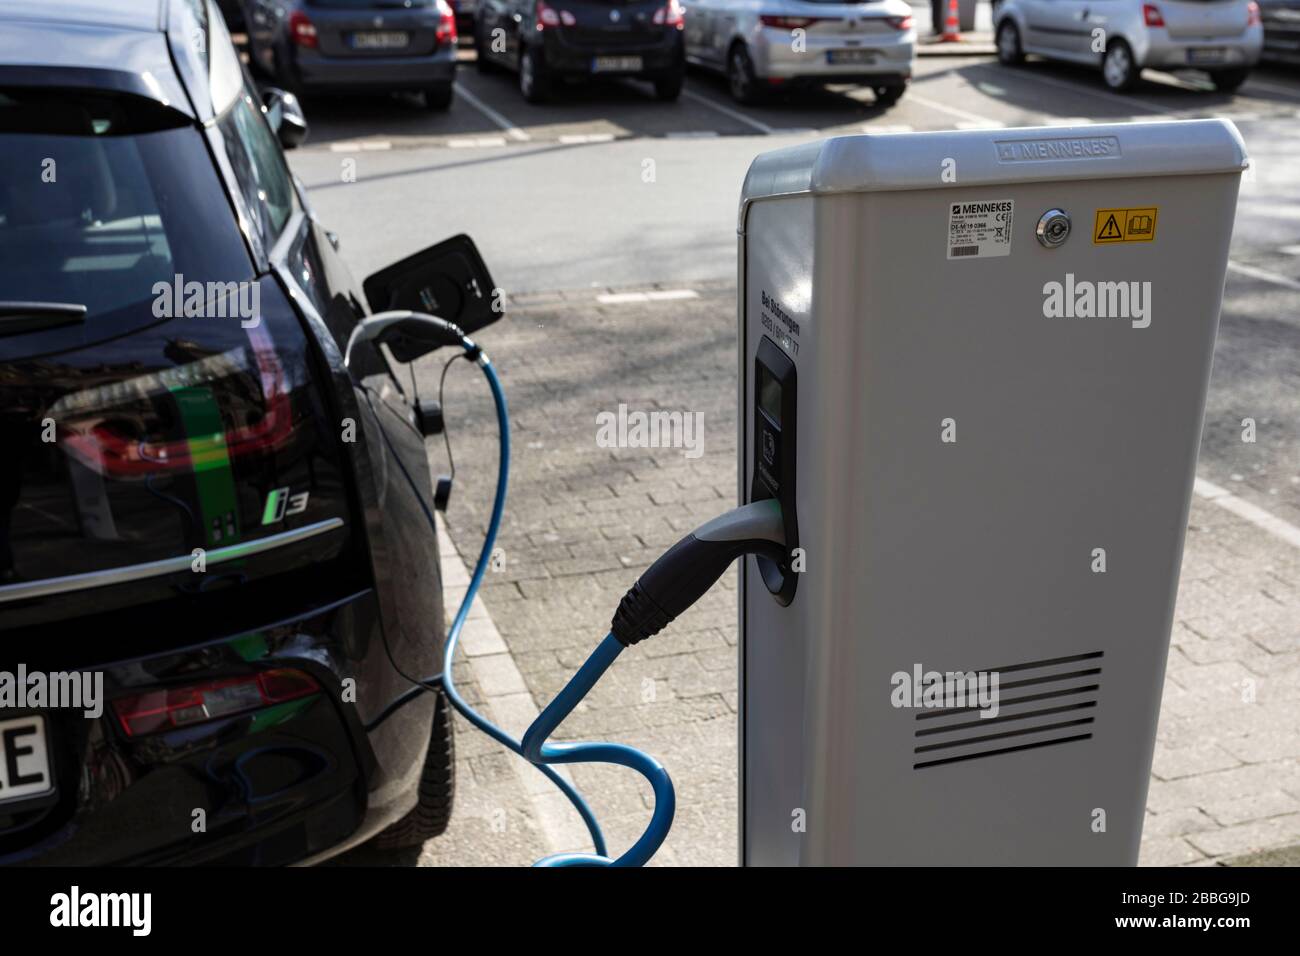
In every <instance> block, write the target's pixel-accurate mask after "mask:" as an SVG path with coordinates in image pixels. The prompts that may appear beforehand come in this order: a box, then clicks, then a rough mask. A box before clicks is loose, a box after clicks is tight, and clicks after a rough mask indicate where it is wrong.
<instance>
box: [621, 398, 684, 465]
mask: <svg viewBox="0 0 1300 956" xmlns="http://www.w3.org/2000/svg"><path fill="white" fill-rule="evenodd" d="M596 426H597V427H596V445H597V446H598V447H600V448H681V449H683V452H682V454H683V455H685V457H687V458H699V457H700V456H701V455H703V454H704V413H703V412H663V411H654V412H643V411H628V407H627V406H626V405H619V406H618V411H617V412H598V413H597V414H596Z"/></svg>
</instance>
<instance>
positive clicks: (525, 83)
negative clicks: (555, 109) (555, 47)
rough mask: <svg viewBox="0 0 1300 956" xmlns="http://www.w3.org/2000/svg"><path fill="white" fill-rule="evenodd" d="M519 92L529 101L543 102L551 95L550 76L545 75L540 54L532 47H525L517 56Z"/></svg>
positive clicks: (544, 67)
mask: <svg viewBox="0 0 1300 956" xmlns="http://www.w3.org/2000/svg"><path fill="white" fill-rule="evenodd" d="M519 92H520V93H522V94H523V95H524V99H525V100H527V101H528V102H529V103H545V102H546V100H547V98H548V97H550V95H551V78H550V77H549V76H547V75H546V66H545V64H543V63H542V55H541V54H540V53H539V52H538V51H537V50H535V49H533V48H532V47H525V48H524V53H523V56H521V57H520V58H519Z"/></svg>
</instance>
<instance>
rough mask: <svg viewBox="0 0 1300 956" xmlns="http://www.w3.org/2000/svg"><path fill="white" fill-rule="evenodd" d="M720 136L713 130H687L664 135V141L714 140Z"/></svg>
mask: <svg viewBox="0 0 1300 956" xmlns="http://www.w3.org/2000/svg"><path fill="white" fill-rule="evenodd" d="M717 135H718V131H717V130H713V129H687V130H681V131H680V132H674V133H664V139H713V138H714V137H715V136H717Z"/></svg>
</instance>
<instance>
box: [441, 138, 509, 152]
mask: <svg viewBox="0 0 1300 956" xmlns="http://www.w3.org/2000/svg"><path fill="white" fill-rule="evenodd" d="M505 144H506V138H505V137H504V136H456V137H453V138H452V139H449V140H447V145H448V146H450V147H451V148H452V149H465V148H466V147H473V146H504V145H505Z"/></svg>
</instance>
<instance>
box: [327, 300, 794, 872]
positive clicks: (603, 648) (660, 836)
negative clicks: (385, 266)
mask: <svg viewBox="0 0 1300 956" xmlns="http://www.w3.org/2000/svg"><path fill="white" fill-rule="evenodd" d="M389 335H392V336H406V337H408V338H414V339H417V340H422V341H424V342H428V343H436V344H439V345H453V344H455V345H459V346H460V347H461V348H463V349H464V350H465V358H467V359H469V360H471V361H473V362H474V363H475V364H477V365H478V367H479V368H480V369H481V370H482V372H483V375H484V377H486V378H487V381H488V387H489V388H490V389H491V391H492V401H493V403H494V404H495V406H496V416H497V429H498V440H499V442H500V449H501V451H500V456H499V460H498V463H497V486H496V493H495V496H494V498H493V501H492V514H491V517H490V519H489V520H488V527H487V534H486V535H485V536H484V538H483V546H482V548H481V549H480V550H479V556H478V561H476V562H475V564H474V572H473V574H472V575H471V576H470V581H469V586H468V587H467V588H466V589H465V596H464V597H463V598H462V599H461V602H460V607H459V608H458V609H457V611H456V615H455V617H454V618H453V619H452V623H451V627H450V628H448V630H447V638H446V644H445V648H444V651H443V659H442V673H441V674H440V675H439V676H437V677H435V678H429V679H427V680H423V681H415V680H413V683H415V684H417V686H416V687H414V688H412V690H411V691H410V692H408V693H406V694H404V695H402V696H401V697H400V698H398V700H397V701H395V702H394V703H392V704H391V705H389V706H388V707H387V708H385V710H384V712H383V713H382V714H380V716H379V717H377V718H376V719H375V720H374V721H372V722H371V724H370V726H372V727H373V726H375V725H377V724H378V723H380V722H381V721H383V720H384V719H386V718H387V717H388V716H389V715H390V714H392V713H393V712H394V711H396V710H397V709H398V708H399V707H401V706H403V705H404V704H406V703H407V702H408V701H410V700H412V699H414V698H415V697H417V696H419V695H420V694H421V693H423V692H424V691H425V690H429V689H434V688H436V687H440V688H441V689H442V691H443V693H444V694H446V696H447V700H448V701H450V702H451V705H452V706H453V707H455V708H456V710H457V711H458V712H459V713H460V714H461V715H462V716H463V717H464V718H465V719H466V720H468V721H469V722H470V723H471V724H473V725H474V726H475V727H477V728H478V729H479V730H481V731H483V733H485V734H487V735H488V736H489V737H491V738H492V739H493V740H495V741H497V742H498V743H500V744H501V745H502V746H504V747H506V748H507V749H508V750H511V751H513V752H514V753H517V754H519V755H520V756H522V757H524V758H525V759H526V760H528V761H529V762H530V763H532V764H533V765H534V766H536V767H537V768H538V769H539V770H540V771H541V772H542V773H543V774H545V775H546V777H547V778H548V779H549V780H550V781H551V782H552V783H554V784H555V785H556V787H558V788H559V790H560V791H561V792H562V793H563V794H564V795H565V796H566V797H567V798H568V800H569V802H570V803H572V804H573V806H574V809H576V810H577V811H578V814H579V815H580V816H581V817H582V821H583V823H585V824H586V826H587V831H588V833H590V834H591V840H592V843H593V844H594V847H595V853H561V854H556V855H554V856H549V857H546V858H545V859H542V860H539V861H538V862H537V863H536V864H534V865H536V866H557V867H558V866H644V865H645V864H646V863H647V862H649V860H650V858H651V857H653V856H654V854H655V852H656V851H657V850H658V849H659V847H660V846H661V845H662V844H663V842H664V839H665V838H666V837H667V836H668V831H669V829H670V828H671V827H672V822H673V815H674V813H675V812H676V808H677V796H676V793H675V792H674V790H673V783H672V780H671V778H670V777H669V776H668V771H667V770H665V769H664V768H663V765H662V764H660V763H659V761H657V760H655V759H654V758H653V757H650V756H649V755H647V754H644V753H642V752H641V751H639V750H637V749H635V748H634V747H628V746H625V745H623V744H611V743H571V744H548V743H547V742H546V741H547V738H549V737H550V736H551V734H552V733H554V732H555V729H556V728H557V727H559V725H560V724H561V723H562V722H563V721H564V719H565V718H566V717H568V716H569V714H570V713H572V712H573V709H574V708H575V707H576V706H577V705H578V703H579V702H580V701H581V700H582V699H583V698H584V697H586V696H587V694H588V693H589V692H590V691H591V689H592V688H593V687H594V686H595V685H596V682H597V681H599V680H600V678H601V676H602V675H604V673H605V671H607V670H608V669H609V667H610V665H611V664H613V663H614V661H615V660H616V659H617V658H618V655H619V654H621V653H622V652H623V649H624V648H625V647H628V646H630V645H632V644H635V643H637V642H639V641H642V640H645V639H646V638H648V637H651V636H653V635H654V634H656V633H658V632H659V631H660V630H661V629H662V628H663V627H664V626H666V625H667V624H668V623H669V622H670V621H672V620H673V618H675V617H676V616H677V615H678V614H680V613H681V612H682V611H684V610H685V609H686V608H688V607H690V606H691V605H692V604H694V603H695V601H696V600H698V599H699V597H700V596H701V595H702V594H703V593H704V592H705V591H707V590H708V589H709V588H710V587H712V586H713V583H714V582H715V581H717V579H718V578H719V577H720V576H721V575H722V573H723V572H724V571H725V570H726V569H727V567H728V566H729V565H730V564H731V562H732V561H733V560H735V559H736V558H737V557H739V556H740V555H742V554H750V553H757V554H764V555H766V556H767V557H769V558H771V559H773V560H779V559H780V558H781V556H782V555H781V549H780V544H781V542H782V541H783V540H784V537H783V533H784V532H783V524H782V521H781V510H780V507H779V505H777V503H776V502H775V501H774V500H768V501H760V502H754V503H752V504H749V505H745V506H742V507H740V508H737V509H734V510H733V511H730V512H727V513H726V514H724V515H721V516H719V517H718V518H715V519H714V520H713V521H710V522H708V523H706V524H704V525H702V526H700V527H699V528H697V529H696V530H695V531H693V532H691V533H690V534H688V535H687V536H686V537H685V538H683V539H682V540H681V541H679V542H677V544H675V545H673V547H672V548H671V549H669V550H668V551H667V552H666V553H665V554H664V555H663V556H662V557H660V558H659V560H657V561H656V562H655V563H654V564H653V565H651V566H650V568H649V569H648V570H647V571H646V572H645V573H644V574H643V575H642V576H641V577H640V579H639V580H638V581H637V583H636V584H635V585H633V586H632V588H630V589H629V590H628V592H627V594H626V595H624V597H623V600H622V602H620V604H619V607H618V611H617V612H616V613H615V615H614V620H613V624H612V627H611V630H610V633H609V634H608V635H606V637H605V639H604V640H603V641H601V643H600V645H599V646H597V648H596V650H595V651H594V652H593V653H592V655H591V656H590V657H589V658H588V659H587V661H586V663H584V664H583V665H582V667H581V668H579V669H578V672H577V673H576V674H574V676H573V677H572V678H571V679H570V680H569V683H568V684H567V685H565V687H564V689H563V690H561V691H560V693H559V694H557V695H556V697H555V699H554V700H552V701H551V702H550V703H549V704H548V705H547V706H546V708H545V709H544V710H543V711H542V712H541V714H539V715H538V717H537V719H536V720H534V721H533V723H532V726H530V727H529V728H528V730H527V731H526V732H525V733H524V738H523V740H522V741H518V740H515V738H513V737H511V736H510V735H509V734H508V733H506V732H505V731H504V730H503V729H501V728H500V727H498V726H497V725H496V724H494V723H492V721H490V720H488V719H487V718H486V717H484V716H483V715H482V714H480V713H479V712H478V711H476V710H475V709H474V708H473V707H471V706H470V705H469V703H468V702H467V701H466V700H465V699H464V698H463V697H462V696H461V694H460V691H459V690H458V689H457V687H456V681H455V676H454V674H453V671H452V662H453V661H454V660H455V657H456V648H457V646H458V644H459V642H460V633H461V631H462V629H463V628H464V627H465V621H466V619H467V618H468V617H469V611H470V606H471V605H472V604H473V603H474V598H475V597H476V596H477V595H478V591H479V588H480V587H481V586H482V584H483V576H484V575H485V574H486V572H487V568H488V562H489V561H490V560H491V557H492V551H493V548H494V547H495V545H496V539H497V532H498V531H499V530H500V528H501V517H502V515H503V514H504V512H505V505H506V486H507V484H508V483H509V477H510V415H509V412H508V411H507V409H506V396H505V392H504V391H503V390H502V388H501V381H500V379H499V378H498V377H497V373H496V369H495V368H494V367H493V365H492V362H491V361H490V360H489V359H488V357H487V355H486V354H485V353H484V352H483V350H482V349H480V348H479V347H478V346H477V345H476V344H475V343H474V342H473V341H472V340H471V339H469V338H467V337H466V336H465V335H464V334H463V333H462V332H461V331H460V329H459V328H457V327H456V326H454V325H452V324H451V323H449V322H446V321H444V320H442V319H438V318H436V317H434V316H429V315H424V314H422V313H416V312H406V311H401V312H385V313H380V314H378V315H375V316H371V317H370V318H369V319H366V320H364V321H362V322H360V323H358V325H357V326H356V328H355V329H354V331H353V333H352V336H351V338H349V340H348V344H347V350H346V352H345V356H344V362H345V364H346V363H347V362H348V361H349V360H350V357H351V354H352V349H353V346H354V345H355V344H356V342H357V341H359V340H363V339H365V340H370V339H378V340H380V341H383V340H384V337H386V336H389ZM380 433H381V434H383V429H382V428H381V429H380ZM383 437H384V442H385V444H387V445H388V449H389V452H390V454H392V455H393V458H394V460H395V461H396V462H397V464H398V467H399V469H400V470H401V472H402V475H403V476H404V477H405V479H406V482H407V484H408V485H409V486H410V488H411V491H412V493H413V494H414V495H415V498H416V500H417V501H418V502H419V503H420V508H421V510H422V511H423V512H424V517H425V519H426V520H427V521H428V523H429V526H430V528H432V529H433V530H434V532H435V534H436V531H437V524H436V522H435V521H434V517H433V512H432V511H431V510H430V509H429V506H428V504H427V503H426V502H425V500H424V495H422V494H421V493H420V489H419V487H418V486H417V485H416V483H415V480H414V479H413V478H412V477H411V474H410V472H409V471H407V469H406V466H405V465H404V464H402V460H401V458H399V457H398V456H397V454H396V452H395V450H394V449H393V447H392V444H391V442H390V441H389V439H388V436H387V435H386V434H384V436H383ZM394 666H396V662H394ZM571 763H610V764H616V765H618V766H622V767H628V768H630V769H632V770H636V771H637V772H638V773H640V774H641V775H642V776H643V777H645V778H646V780H648V781H649V782H650V786H651V788H652V789H653V791H654V801H655V802H654V811H653V813H652V814H651V817H650V823H649V824H648V825H647V826H646V829H645V832H644V833H643V834H641V837H640V838H639V839H638V840H637V841H636V842H635V843H634V844H632V846H631V847H630V848H629V849H628V850H627V852H625V853H623V854H622V855H621V856H618V857H614V858H611V857H610V856H609V853H608V850H607V849H606V846H605V837H604V834H603V833H602V832H601V829H600V824H599V823H597V822H596V817H595V815H594V814H593V813H592V811H591V807H590V806H588V804H587V801H586V800H584V799H583V798H582V795H581V794H579V793H578V792H577V790H575V789H574V787H573V785H572V784H570V783H569V782H568V781H567V780H565V779H564V778H563V777H562V776H560V774H559V773H558V772H557V771H556V770H555V767H554V766H553V765H556V764H571Z"/></svg>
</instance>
